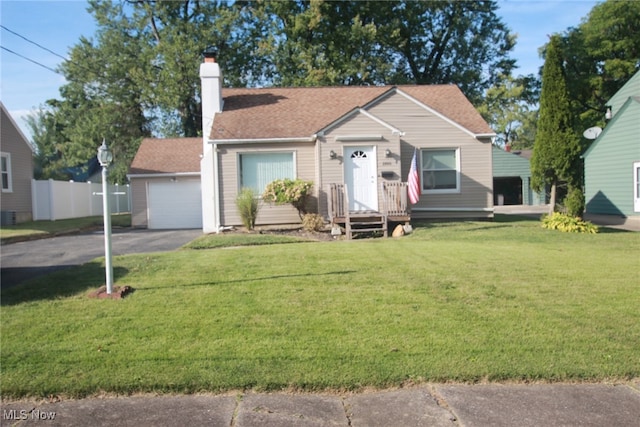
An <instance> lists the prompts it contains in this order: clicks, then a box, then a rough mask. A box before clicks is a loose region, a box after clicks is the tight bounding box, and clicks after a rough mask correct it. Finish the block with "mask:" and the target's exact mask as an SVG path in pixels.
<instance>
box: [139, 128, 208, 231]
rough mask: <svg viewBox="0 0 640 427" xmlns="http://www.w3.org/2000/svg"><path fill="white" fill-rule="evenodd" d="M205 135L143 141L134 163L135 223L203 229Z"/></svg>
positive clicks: (149, 226)
mask: <svg viewBox="0 0 640 427" xmlns="http://www.w3.org/2000/svg"><path fill="white" fill-rule="evenodd" d="M201 156H202V139H201V138H176V139H155V138H146V139H144V140H142V142H141V143H140V148H139V149H138V152H137V154H136V157H135V158H134V159H133V162H132V163H131V168H130V169H129V174H128V178H129V181H130V183H131V225H132V226H133V227H136V228H153V229H186V228H193V229H198V228H199V229H202V191H201V182H200V159H201Z"/></svg>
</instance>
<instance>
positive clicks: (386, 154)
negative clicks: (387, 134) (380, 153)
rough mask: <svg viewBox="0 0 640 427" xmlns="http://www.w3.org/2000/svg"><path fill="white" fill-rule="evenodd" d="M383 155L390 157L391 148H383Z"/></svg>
mask: <svg viewBox="0 0 640 427" xmlns="http://www.w3.org/2000/svg"><path fill="white" fill-rule="evenodd" d="M384 155H385V156H386V157H391V150H389V149H388V148H387V149H386V150H384Z"/></svg>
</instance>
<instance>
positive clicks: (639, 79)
mask: <svg viewBox="0 0 640 427" xmlns="http://www.w3.org/2000/svg"><path fill="white" fill-rule="evenodd" d="M630 96H640V70H639V71H636V73H635V74H634V75H633V76H631V78H629V80H627V82H626V83H625V84H624V85H623V86H622V87H621V88H620V89H618V91H617V92H616V93H615V94H614V95H613V96H612V97H611V99H609V101H608V102H607V106H608V107H610V108H611V112H612V113H613V116H614V117H615V115H616V114H618V112H619V111H621V110H622V107H623V106H624V104H625V103H626V102H627V99H628V98H629V97H630Z"/></svg>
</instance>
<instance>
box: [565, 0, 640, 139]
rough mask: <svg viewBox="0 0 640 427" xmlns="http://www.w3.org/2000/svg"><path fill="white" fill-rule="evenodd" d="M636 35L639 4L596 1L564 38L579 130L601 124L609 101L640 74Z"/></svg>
mask: <svg viewBox="0 0 640 427" xmlns="http://www.w3.org/2000/svg"><path fill="white" fill-rule="evenodd" d="M639 34H640V2H638V1H634V0H608V1H605V2H602V3H598V4H597V5H595V6H594V7H593V9H591V11H590V12H589V15H588V16H587V17H586V18H585V19H583V21H582V22H581V23H580V24H579V25H577V26H575V27H572V28H569V29H568V30H567V31H566V32H565V33H564V34H563V36H562V44H563V51H564V52H565V60H566V67H567V74H568V79H567V86H568V90H569V93H570V96H571V108H572V111H573V113H574V115H575V117H576V119H577V120H576V131H577V132H579V133H582V131H584V130H585V129H586V128H588V127H591V126H595V125H601V126H602V125H604V117H605V111H606V108H607V106H606V103H607V101H608V100H609V99H610V98H611V97H612V96H613V95H614V94H615V93H616V92H617V91H618V90H619V89H620V88H621V87H622V86H623V85H624V84H625V83H626V82H627V80H629V78H630V77H631V76H633V75H634V74H635V73H636V72H637V71H638V70H640V36H639ZM588 142H590V141H588V140H583V143H584V144H586V143H588ZM585 148H586V146H585V147H583V149H585Z"/></svg>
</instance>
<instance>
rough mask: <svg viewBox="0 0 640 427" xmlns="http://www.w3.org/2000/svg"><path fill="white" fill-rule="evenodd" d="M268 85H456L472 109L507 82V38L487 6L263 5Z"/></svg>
mask: <svg viewBox="0 0 640 427" xmlns="http://www.w3.org/2000/svg"><path fill="white" fill-rule="evenodd" d="M262 10H263V11H264V13H265V18H266V19H267V20H271V27H270V28H271V30H270V31H271V39H270V40H271V43H269V44H267V45H265V46H263V50H262V52H263V54H265V55H266V56H268V57H270V58H272V59H271V60H270V62H271V63H272V64H273V77H274V80H273V81H274V83H276V84H279V85H298V86H311V85H316V86H317V85H335V84H405V83H409V84H447V83H454V84H458V85H459V86H460V87H461V89H462V91H463V92H464V93H465V94H466V95H467V96H468V97H469V98H470V99H471V100H472V101H474V102H476V103H479V101H480V99H481V97H482V94H483V92H484V91H485V90H486V89H487V88H489V87H491V86H492V85H495V84H496V83H498V82H499V81H501V79H502V77H503V76H504V75H510V73H511V71H512V69H513V68H514V66H515V61H514V60H513V59H511V58H510V57H509V54H510V52H511V50H512V49H513V47H514V45H515V36H513V35H512V34H510V32H509V30H508V28H507V27H506V25H505V24H504V23H503V22H502V20H501V19H500V17H498V16H497V15H496V10H497V3H496V2H495V1H474V2H461V1H420V2H416V1H397V0H396V1H385V2H364V1H325V0H311V1H302V0H298V1H289V2H278V1H271V2H269V1H268V2H265V3H263V4H262Z"/></svg>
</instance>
